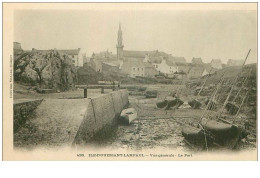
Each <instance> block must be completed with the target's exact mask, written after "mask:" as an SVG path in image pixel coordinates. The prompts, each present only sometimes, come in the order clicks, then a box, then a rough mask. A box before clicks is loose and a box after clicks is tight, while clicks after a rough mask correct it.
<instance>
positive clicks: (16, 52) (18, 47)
mask: <svg viewBox="0 0 260 178" xmlns="http://www.w3.org/2000/svg"><path fill="white" fill-rule="evenodd" d="M13 53H14V60H16V58H17V56H18V55H20V54H22V53H23V49H22V46H21V43H19V42H14V43H13Z"/></svg>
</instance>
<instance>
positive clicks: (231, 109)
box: [226, 102, 239, 115]
mask: <svg viewBox="0 0 260 178" xmlns="http://www.w3.org/2000/svg"><path fill="white" fill-rule="evenodd" d="M226 109H227V111H228V113H229V114H231V115H235V114H236V113H237V112H238V109H239V106H238V105H236V104H235V103H234V102H228V103H227V104H226Z"/></svg>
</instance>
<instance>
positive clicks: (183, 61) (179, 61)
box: [168, 55, 187, 65]
mask: <svg viewBox="0 0 260 178" xmlns="http://www.w3.org/2000/svg"><path fill="white" fill-rule="evenodd" d="M168 59H169V60H171V61H173V62H175V64H177V65H178V64H187V62H186V59H185V58H184V57H177V56H172V55H169V58H168Z"/></svg>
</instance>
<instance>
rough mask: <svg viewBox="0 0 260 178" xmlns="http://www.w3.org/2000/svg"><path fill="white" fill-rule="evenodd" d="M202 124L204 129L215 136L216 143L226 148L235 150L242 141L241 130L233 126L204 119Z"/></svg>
mask: <svg viewBox="0 0 260 178" xmlns="http://www.w3.org/2000/svg"><path fill="white" fill-rule="evenodd" d="M200 124H201V125H202V127H203V128H204V129H205V130H206V131H208V132H210V133H211V134H212V135H213V136H214V141H215V142H216V143H217V144H218V145H220V146H224V147H228V148H230V149H233V148H234V146H235V145H236V143H237V142H238V140H239V139H240V135H241V130H240V129H239V128H238V127H237V126H234V125H232V124H227V123H222V122H217V121H215V120H209V119H206V118H202V120H201V122H200Z"/></svg>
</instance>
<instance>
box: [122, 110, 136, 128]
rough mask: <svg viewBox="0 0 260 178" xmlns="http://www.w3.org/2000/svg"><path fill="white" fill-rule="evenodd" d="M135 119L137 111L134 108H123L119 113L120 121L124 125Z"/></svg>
mask: <svg viewBox="0 0 260 178" xmlns="http://www.w3.org/2000/svg"><path fill="white" fill-rule="evenodd" d="M135 119H137V112H136V110H135V109H134V108H127V109H124V110H123V111H122V112H121V114H120V122H121V123H123V124H126V125H129V124H131V123H132V122H133V121H134V120H135Z"/></svg>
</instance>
